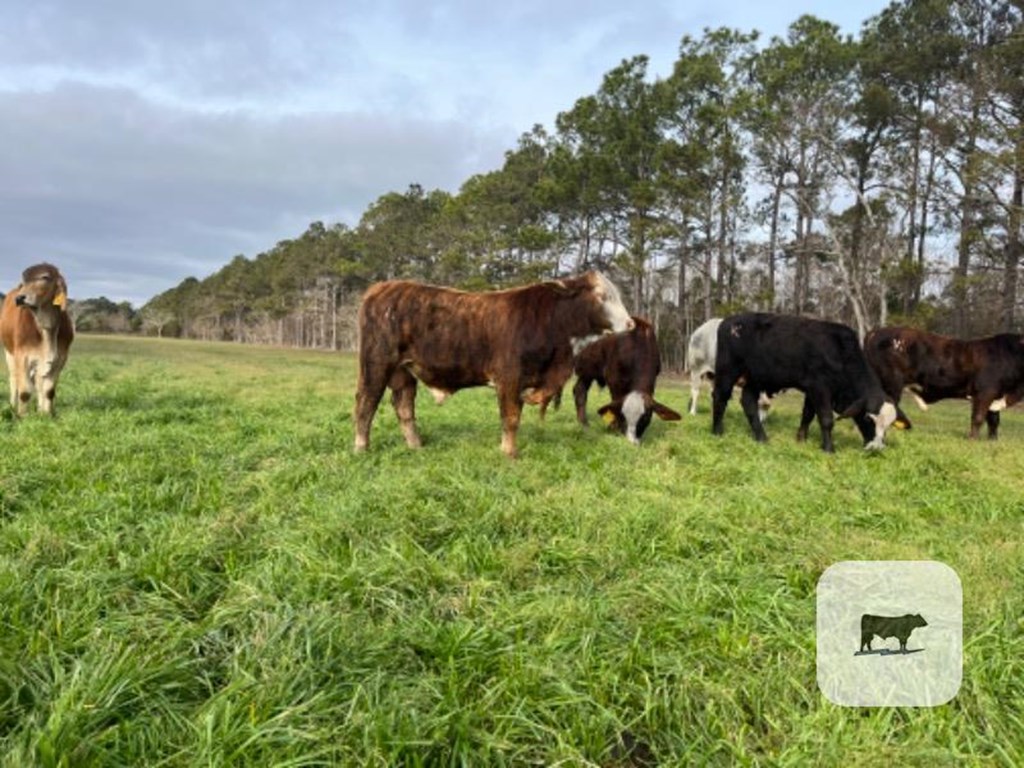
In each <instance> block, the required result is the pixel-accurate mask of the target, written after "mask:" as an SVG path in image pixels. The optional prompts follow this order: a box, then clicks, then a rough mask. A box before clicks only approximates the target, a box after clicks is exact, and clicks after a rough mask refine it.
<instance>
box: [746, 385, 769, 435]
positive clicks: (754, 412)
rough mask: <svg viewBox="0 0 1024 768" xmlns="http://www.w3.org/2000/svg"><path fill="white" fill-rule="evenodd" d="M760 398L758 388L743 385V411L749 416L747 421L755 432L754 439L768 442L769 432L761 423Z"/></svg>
mask: <svg viewBox="0 0 1024 768" xmlns="http://www.w3.org/2000/svg"><path fill="white" fill-rule="evenodd" d="M760 399H761V393H760V392H759V391H758V390H757V389H756V388H754V387H752V386H750V385H749V384H747V385H746V386H745V387H743V393H742V394H741V395H740V404H741V405H742V406H743V413H745V414H746V416H747V422H748V423H749V424H750V429H751V431H752V432H753V433H754V439H755V440H757V442H759V443H766V442H768V433H767V432H765V431H764V425H763V424H762V423H761V416H760V413H759V412H758V407H757V403H758V400H760Z"/></svg>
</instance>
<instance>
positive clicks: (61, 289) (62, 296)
mask: <svg viewBox="0 0 1024 768" xmlns="http://www.w3.org/2000/svg"><path fill="white" fill-rule="evenodd" d="M53 305H54V306H55V307H60V308H61V310H64V309H67V306H68V284H67V283H66V282H64V278H63V277H62V276H61V275H57V293H56V294H55V295H54V297H53Z"/></svg>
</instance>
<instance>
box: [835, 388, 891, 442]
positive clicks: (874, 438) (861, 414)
mask: <svg viewBox="0 0 1024 768" xmlns="http://www.w3.org/2000/svg"><path fill="white" fill-rule="evenodd" d="M881 403H882V404H881V406H878V407H877V409H876V410H873V411H872V410H871V409H869V407H868V406H867V400H866V399H865V398H863V397H861V398H860V399H859V400H857V401H856V402H854V403H853V404H852V406H850V408H848V409H847V410H846V411H844V412H843V413H842V414H840V418H841V419H849V418H852V419H853V421H854V422H855V423H856V425H857V428H858V429H859V430H860V434H861V435H862V436H863V438H864V450H865V451H881V450H882V449H884V447H885V446H886V442H885V438H886V432H887V431H888V430H889V429H890V428H891V427H894V426H895V427H896V428H897V429H905V428H906V424H905V423H903V417H901V415H900V414H901V412H900V411H899V410H898V409H897V408H896V406H894V404H893V402H892V400H890V399H889V398H888V397H887V398H885V399H883V400H881Z"/></svg>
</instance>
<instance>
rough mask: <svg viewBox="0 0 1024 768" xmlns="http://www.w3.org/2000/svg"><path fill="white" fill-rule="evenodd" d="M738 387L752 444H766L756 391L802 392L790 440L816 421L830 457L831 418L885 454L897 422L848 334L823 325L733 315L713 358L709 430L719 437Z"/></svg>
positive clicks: (724, 326)
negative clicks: (849, 424) (852, 426)
mask: <svg viewBox="0 0 1024 768" xmlns="http://www.w3.org/2000/svg"><path fill="white" fill-rule="evenodd" d="M740 380H743V382H744V384H743V393H742V395H741V397H740V402H741V403H742V405H743V412H744V413H745V414H746V416H747V421H749V422H750V428H751V430H752V431H753V433H754V438H755V439H756V440H758V441H759V442H763V441H766V440H767V439H768V436H767V434H765V431H764V426H763V425H762V424H761V420H760V419H759V418H758V412H757V402H758V396H759V395H760V393H761V392H764V393H766V394H767V395H769V396H771V395H774V394H775V393H777V392H779V391H781V390H783V389H799V390H800V391H801V392H803V393H804V408H803V414H802V416H801V419H800V429H799V430H798V432H797V439H798V440H803V439H806V437H807V427H808V426H809V425H810V423H811V421H812V420H813V419H814V417H815V415H817V417H818V423H819V424H820V426H821V448H822V450H824V451H828V452H830V453H831V452H832V451H833V450H834V448H833V445H832V426H833V423H834V419H833V416H832V413H833V411H835V412H837V413H839V414H840V415H841V418H846V417H849V418H853V420H854V422H855V423H856V424H857V428H858V429H859V430H860V433H861V435H862V436H863V437H864V447H865V448H867V449H869V450H878V449H881V448H883V447H884V445H885V443H884V437H885V431H886V430H887V429H888V428H889V427H890V426H892V424H893V422H895V421H896V408H895V406H894V405H893V403H892V401H891V399H889V398H888V397H886V394H885V392H883V391H882V386H881V384H879V382H878V377H877V376H876V375H875V373H874V371H872V370H871V368H870V367H869V366H868V363H867V360H865V359H864V353H863V351H862V350H861V348H860V344H858V343H857V335H856V334H855V333H854V332H853V329H852V328H849V327H848V326H845V325H841V324H839V323H831V322H827V321H824V320H812V319H809V318H803V317H793V316H789V315H774V314H769V313H764V312H752V313H747V314H742V315H733V316H732V317H728V318H726V319H725V320H723V321H722V324H721V325H720V326H719V327H718V356H717V359H716V361H715V386H714V390H713V392H712V406H713V408H712V410H713V420H712V431H713V432H714V434H716V435H720V434H722V431H723V424H722V419H723V416H724V415H725V407H726V405H727V404H728V402H729V398H730V397H731V395H732V388H733V386H734V385H735V384H736V383H737V382H739V381H740Z"/></svg>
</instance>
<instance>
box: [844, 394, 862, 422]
mask: <svg viewBox="0 0 1024 768" xmlns="http://www.w3.org/2000/svg"><path fill="white" fill-rule="evenodd" d="M863 411H864V398H863V397H862V398H861V399H860V400H855V401H854V402H853V404H852V405H851V406H850V407H849V408H847V409H846V410H845V411H843V412H842V413H840V414H839V418H840V419H852V418H853V417H854V416H856V415H857V414H858V413H863Z"/></svg>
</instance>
